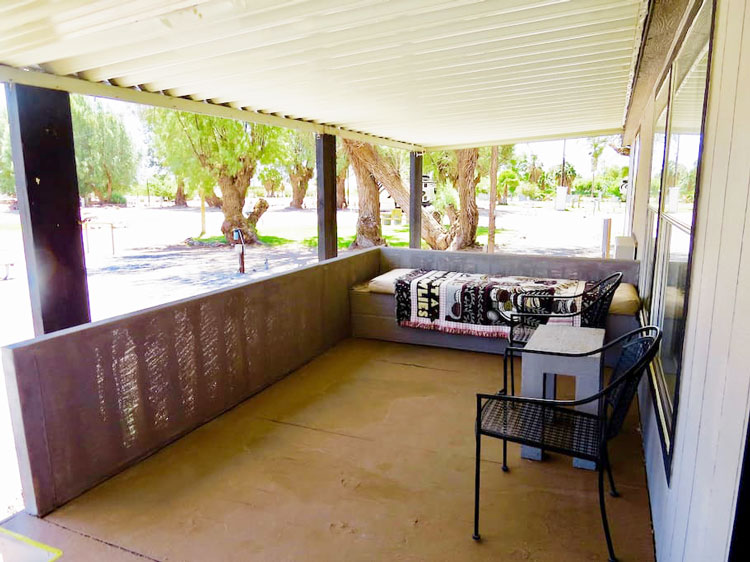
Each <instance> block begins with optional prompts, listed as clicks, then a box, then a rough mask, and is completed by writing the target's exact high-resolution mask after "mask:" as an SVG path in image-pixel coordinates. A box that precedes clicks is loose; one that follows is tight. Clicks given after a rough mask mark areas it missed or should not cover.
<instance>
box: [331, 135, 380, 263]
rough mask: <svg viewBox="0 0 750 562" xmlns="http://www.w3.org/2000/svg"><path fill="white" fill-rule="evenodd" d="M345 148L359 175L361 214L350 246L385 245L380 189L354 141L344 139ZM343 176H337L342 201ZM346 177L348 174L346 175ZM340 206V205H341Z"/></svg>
mask: <svg viewBox="0 0 750 562" xmlns="http://www.w3.org/2000/svg"><path fill="white" fill-rule="evenodd" d="M344 150H346V151H347V154H348V155H349V161H350V162H351V165H352V167H353V168H354V174H355V176H356V177H357V196H358V198H359V215H358V217H357V237H356V238H355V239H354V242H352V245H351V246H350V248H352V249H356V248H371V247H372V246H384V245H385V239H384V238H383V236H382V231H381V229H380V189H379V188H378V184H377V183H376V182H375V179H374V178H373V177H372V174H371V173H370V170H369V169H368V168H367V165H366V163H365V162H364V160H363V159H362V158H361V157H360V155H359V154H358V153H357V150H356V145H355V143H353V142H350V141H346V140H344ZM340 179H341V176H340V175H339V176H337V177H336V201H337V207H338V204H339V203H341V202H342V200H343V199H344V197H342V196H341V195H340V192H339V185H340V184H341V186H342V187H341V191H342V192H343V182H341V181H339V180H340ZM344 179H346V175H344ZM339 208H340V207H339Z"/></svg>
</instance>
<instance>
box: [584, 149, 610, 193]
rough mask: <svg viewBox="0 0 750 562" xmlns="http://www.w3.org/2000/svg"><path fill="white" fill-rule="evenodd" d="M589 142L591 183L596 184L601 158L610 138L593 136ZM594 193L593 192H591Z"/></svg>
mask: <svg viewBox="0 0 750 562" xmlns="http://www.w3.org/2000/svg"><path fill="white" fill-rule="evenodd" d="M588 142H589V155H590V156H591V185H592V187H593V186H594V185H596V171H597V170H598V169H599V158H601V156H602V152H604V149H605V148H607V143H608V142H609V139H608V138H607V137H591V138H589V139H588ZM591 195H593V193H591Z"/></svg>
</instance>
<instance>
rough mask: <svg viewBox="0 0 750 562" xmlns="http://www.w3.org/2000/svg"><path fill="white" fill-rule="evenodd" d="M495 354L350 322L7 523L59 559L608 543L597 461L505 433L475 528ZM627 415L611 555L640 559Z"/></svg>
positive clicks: (442, 556) (602, 551)
mask: <svg viewBox="0 0 750 562" xmlns="http://www.w3.org/2000/svg"><path fill="white" fill-rule="evenodd" d="M501 365H502V361H501V359H500V358H498V357H495V356H489V355H485V354H479V353H469V352H461V351H453V350H442V349H434V348H426V347H419V346H409V345H401V344H393V343H386V342H376V341H368V340H356V339H351V340H347V341H345V342H343V343H341V344H339V345H338V346H337V347H335V348H334V349H332V350H330V351H329V352H327V353H326V354H324V355H322V356H321V357H318V358H317V359H315V360H314V361H312V362H311V363H309V364H308V365H306V366H304V367H303V368H301V369H299V370H298V371H296V372H295V373H293V374H292V375H290V376H289V377H287V378H286V379H284V380H283V381H281V382H279V383H277V384H276V385H274V386H273V387H271V388H269V389H267V390H265V391H264V392H262V393H261V394H259V395H257V396H255V397H253V398H252V399H250V400H248V401H246V402H244V403H243V404H241V405H240V406H238V407H236V408H234V409H233V410H231V411H230V412H228V413H226V414H224V415H223V416H221V417H220V418H218V419H216V420H214V421H213V422H211V423H209V424H207V425H205V426H203V427H201V428H199V429H198V430H196V431H194V432H192V433H191V434H189V435H187V436H186V437H184V438H182V439H180V440H179V441H177V442H175V443H174V444H172V445H171V446H169V447H167V448H166V449H164V450H162V451H160V452H159V453H157V454H155V455H153V456H152V457H150V458H148V459H146V460H145V461H143V462H141V463H140V464H138V465H136V466H134V467H132V468H130V469H129V470H126V471H125V472H123V473H121V474H119V475H118V476H115V477H114V478H112V479H110V480H108V481H106V482H104V483H103V484H101V485H99V486H98V487H96V488H95V489H93V490H91V491H89V492H88V493H86V494H84V495H83V496H81V497H79V498H77V499H75V500H73V501H72V502H70V503H68V504H67V505H65V506H63V507H62V508H60V509H59V510H57V511H56V512H54V513H52V514H51V515H49V516H48V517H46V518H45V519H44V520H38V519H34V518H32V517H28V516H25V515H19V516H16V517H15V518H13V519H11V520H10V521H8V522H6V524H5V525H4V526H5V527H7V528H9V529H12V530H14V531H16V532H19V533H22V534H25V535H27V536H31V537H32V538H35V539H37V540H40V541H42V542H45V543H46V544H50V545H52V546H57V547H58V548H61V549H62V550H63V551H64V556H63V558H64V559H71V560H87V559H90V560H103V559H106V560H131V559H132V560H136V559H141V560H142V559H143V558H138V556H145V557H147V558H149V559H154V560H165V561H166V560H186V561H187V560H191V561H192V560H195V561H198V560H200V561H204V560H205V561H213V560H302V559H304V560H484V559H495V560H556V561H560V560H606V552H607V551H606V545H605V541H604V535H603V533H602V529H601V522H600V518H599V509H598V503H597V502H598V499H597V487H596V486H597V482H596V473H594V472H589V471H585V470H579V469H575V468H573V467H572V466H571V461H570V459H569V458H567V457H563V456H559V455H550V457H549V458H548V459H546V460H545V461H544V462H533V461H527V460H521V459H520V458H519V447H518V446H517V445H515V444H509V446H508V448H509V465H510V469H511V470H510V472H509V473H507V474H506V473H503V472H502V471H501V470H500V464H499V458H500V452H501V442H500V441H497V440H493V439H489V438H486V439H485V440H484V441H483V462H482V496H481V497H482V509H481V516H482V522H481V532H482V538H483V540H482V542H480V543H475V542H474V541H473V540H472V538H471V533H472V514H473V513H472V509H473V478H474V435H473V424H474V409H475V396H474V395H475V393H476V392H477V391H482V392H485V391H486V392H494V391H495V390H497V389H498V388H499V387H500V386H501ZM517 373H520V369H518V370H517ZM517 388H520V384H518V383H517ZM571 391H572V389H571V385H570V384H569V383H568V384H561V385H560V395H563V396H565V395H568V394H571V393H572V392H571ZM637 426H638V415H637V411H636V407H635V406H634V407H633V409H632V411H631V412H630V415H629V418H628V420H627V422H626V426H625V428H624V430H623V433H622V434H621V435H620V436H619V437H618V438H617V439H616V440H615V441H614V442H613V443H612V444H611V456H612V463H613V467H614V474H615V479H616V482H617V484H618V488H619V489H620V492H621V497H620V498H610V497H609V496H608V497H607V502H608V509H609V515H610V524H611V525H612V531H613V538H614V544H615V549H616V551H617V554H618V557H619V558H620V559H621V560H623V561H643V560H653V543H652V536H651V525H650V517H649V507H648V494H647V489H646V481H645V473H644V469H643V463H642V451H641V440H640V434H639V432H638V429H637Z"/></svg>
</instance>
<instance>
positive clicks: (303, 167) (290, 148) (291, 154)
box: [264, 129, 315, 209]
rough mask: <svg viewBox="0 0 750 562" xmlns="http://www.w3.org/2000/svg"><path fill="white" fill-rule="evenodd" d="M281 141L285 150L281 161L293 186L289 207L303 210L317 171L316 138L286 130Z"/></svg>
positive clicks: (309, 134)
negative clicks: (308, 190)
mask: <svg viewBox="0 0 750 562" xmlns="http://www.w3.org/2000/svg"><path fill="white" fill-rule="evenodd" d="M281 139H282V145H283V150H284V154H283V156H282V158H281V159H282V160H283V163H284V166H285V167H286V173H287V175H288V176H289V183H290V184H291V185H292V202H291V203H290V204H289V206H290V207H292V208H294V209H301V208H302V205H303V203H304V200H305V195H307V188H308V186H309V185H310V180H311V179H312V177H313V172H314V171H315V138H314V137H313V135H312V133H303V132H301V131H294V130H291V129H286V130H284V132H283V133H282V135H281ZM264 185H265V182H264Z"/></svg>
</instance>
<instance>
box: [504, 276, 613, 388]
mask: <svg viewBox="0 0 750 562" xmlns="http://www.w3.org/2000/svg"><path fill="white" fill-rule="evenodd" d="M621 282H622V273H621V272H619V271H618V272H616V273H613V274H612V275H608V276H607V277H605V278H604V279H601V280H599V281H597V282H596V283H594V284H593V285H592V286H591V287H589V288H588V289H586V290H585V291H583V292H581V293H578V294H575V295H550V294H549V293H547V292H544V291H529V292H526V293H521V294H519V295H518V296H517V297H516V311H514V312H510V313H508V315H507V317H506V321H507V322H508V323H509V324H510V333H509V335H508V345H509V347H510V348H516V351H518V349H517V348H519V347H523V346H525V345H526V343H527V342H528V341H529V338H531V335H532V334H533V333H534V330H536V329H537V328H538V327H539V326H541V325H542V324H546V323H547V322H549V320H550V319H551V318H571V319H572V318H575V317H576V316H580V318H581V322H580V325H581V326H582V327H585V328H604V327H605V326H606V323H607V313H608V312H609V306H610V305H611V304H612V297H614V295H615V291H616V290H617V287H619V286H620V283H621ZM579 302H580V307H578V303H579ZM506 354H507V352H506ZM510 358H511V359H512V358H513V352H512V351H511V353H510ZM506 363H507V358H506ZM510 366H511V373H512V374H513V373H514V369H513V362H512V361H511V363H510ZM545 377H546V376H545ZM506 388H507V386H506ZM544 388H547V385H546V381H545V385H544ZM511 394H515V383H514V379H513V377H511Z"/></svg>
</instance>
